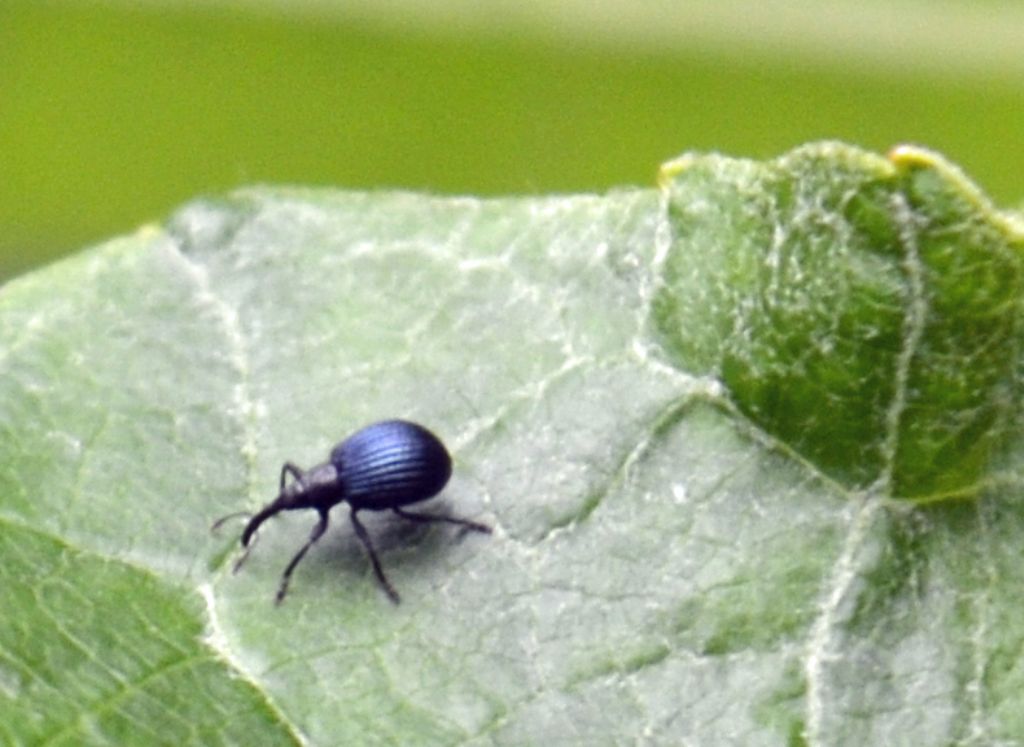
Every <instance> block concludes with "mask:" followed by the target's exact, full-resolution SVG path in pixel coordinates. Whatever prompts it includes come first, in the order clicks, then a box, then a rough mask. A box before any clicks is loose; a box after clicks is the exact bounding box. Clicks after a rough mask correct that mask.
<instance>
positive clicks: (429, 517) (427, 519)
mask: <svg viewBox="0 0 1024 747" xmlns="http://www.w3.org/2000/svg"><path fill="white" fill-rule="evenodd" d="M391 510H392V511H394V512H395V513H396V514H398V515H399V516H401V517H402V518H403V519H408V520H409V521H419V522H422V523H424V524H427V523H431V522H435V521H444V522H447V523H449V524H457V525H459V526H460V527H464V528H465V529H469V530H472V531H474V532H483V533H484V534H490V533H491V528H490V527H489V526H487V525H486V524H478V523H477V522H475V521H470V520H469V519H459V518H457V517H454V516H435V515H434V514H418V513H415V512H413V511H406V510H405V509H401V508H398V506H395V507H394V508H392V509H391Z"/></svg>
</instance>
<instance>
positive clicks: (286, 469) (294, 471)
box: [279, 462, 303, 493]
mask: <svg viewBox="0 0 1024 747" xmlns="http://www.w3.org/2000/svg"><path fill="white" fill-rule="evenodd" d="M285 475H291V476H292V477H293V478H295V480H297V481H298V483H299V484H300V485H301V484H302V478H303V473H302V470H301V469H299V468H298V467H296V466H295V465H294V464H292V463H291V462H285V463H284V464H283V465H281V489H280V491H279V492H281V493H283V492H284V476H285Z"/></svg>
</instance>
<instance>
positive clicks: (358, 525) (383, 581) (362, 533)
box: [349, 508, 401, 604]
mask: <svg viewBox="0 0 1024 747" xmlns="http://www.w3.org/2000/svg"><path fill="white" fill-rule="evenodd" d="M349 516H350V517H351V519H352V527H353V528H354V529H355V530H356V536H357V537H358V538H359V541H360V542H362V543H363V547H365V548H366V552H367V554H368V555H369V556H370V563H371V564H372V565H373V572H374V573H376V574H377V580H378V581H380V585H381V586H383V587H384V591H386V592H387V594H388V597H389V598H390V599H391V601H392V602H394V603H395V604H398V603H399V602H400V601H401V599H400V597H399V596H398V592H397V591H395V587H394V586H392V585H391V582H390V581H388V578H387V576H385V575H384V569H383V568H381V567H380V561H379V560H377V553H376V551H375V550H374V549H373V543H371V542H370V535H369V534H367V533H366V527H364V526H363V523H362V522H361V521H359V517H357V516H356V509H354V508H353V509H352V513H351V514H349Z"/></svg>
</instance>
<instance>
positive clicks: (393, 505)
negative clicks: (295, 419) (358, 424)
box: [213, 420, 491, 604]
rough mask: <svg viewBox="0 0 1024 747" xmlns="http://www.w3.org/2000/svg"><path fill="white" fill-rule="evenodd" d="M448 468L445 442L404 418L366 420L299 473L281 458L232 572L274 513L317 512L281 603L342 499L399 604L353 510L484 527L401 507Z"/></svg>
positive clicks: (438, 483)
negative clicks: (273, 492)
mask: <svg viewBox="0 0 1024 747" xmlns="http://www.w3.org/2000/svg"><path fill="white" fill-rule="evenodd" d="M289 474H290V475H291V476H292V477H293V478H294V480H293V481H292V482H291V483H290V484H288V485H285V477H286V476H287V475H289ZM451 474H452V460H451V457H450V456H448V451H447V450H446V449H445V448H444V444H442V443H441V441H440V440H439V439H438V438H437V436H435V435H434V434H433V433H431V432H430V431H428V430H427V429H426V428H424V427H423V426H421V425H417V424H416V423H410V422H408V421H405V420H383V421H381V422H379V423H374V424H372V425H368V426H366V427H365V428H362V429H361V430H358V431H356V432H355V433H353V434H352V435H351V436H349V437H348V438H346V439H345V440H344V441H342V442H341V443H340V444H338V445H337V446H335V447H334V449H332V450H331V458H330V461H328V462H325V463H324V464H318V465H317V466H315V467H313V468H311V469H309V470H306V471H305V472H303V471H302V470H301V469H299V468H298V467H296V466H295V465H294V464H292V463H291V462H285V463H284V466H283V467H281V490H280V493H279V494H278V496H277V498H276V499H274V500H273V501H271V502H270V503H268V504H267V505H266V506H264V507H263V508H262V509H260V511H259V512H258V513H257V514H256V515H255V516H253V517H252V518H251V519H250V520H249V523H248V524H246V526H245V529H244V530H243V531H242V547H244V548H245V552H244V553H243V555H242V557H241V558H239V559H238V562H237V563H235V570H236V571H237V570H238V569H239V568H241V567H242V563H244V562H245V559H246V558H247V557H248V556H249V550H251V549H252V545H250V540H251V539H252V537H253V534H254V533H255V532H256V530H257V529H259V526H260V524H262V523H263V522H264V521H266V520H267V519H269V518H270V517H271V516H273V515H274V514H276V513H278V512H279V511H295V510H298V509H303V508H312V509H314V510H316V511H317V513H319V514H320V520H319V521H318V522H317V523H316V526H315V527H313V532H312V533H311V534H310V535H309V540H308V541H307V542H306V544H305V545H303V546H302V549H300V550H299V551H298V552H297V553H295V557H293V558H292V560H291V562H290V563H289V564H288V567H287V568H285V569H284V575H283V576H282V577H281V586H280V587H279V588H278V590H277V597H276V602H277V603H278V604H280V603H281V600H282V599H284V595H285V594H286V593H287V591H288V579H289V578H291V575H292V571H294V570H295V566H297V565H298V564H299V561H300V560H302V556H303V555H305V554H306V552H307V551H308V550H309V548H310V547H312V546H313V545H314V544H315V543H316V541H317V540H319V539H320V537H322V536H323V533H324V532H325V531H326V530H327V514H328V512H329V511H330V510H331V508H332V507H334V506H335V505H337V504H339V503H347V504H348V505H349V507H350V509H351V513H350V514H349V518H350V519H351V520H352V527H353V528H354V529H355V531H356V536H357V537H359V541H360V542H362V543H363V547H365V548H366V552H367V554H369V556H370V563H372V564H373V571H374V573H376V574H377V580H378V581H380V583H381V586H383V587H384V591H386V592H387V594H388V596H389V597H390V598H391V601H392V602H394V603H395V604H397V603H398V601H399V597H398V592H397V591H395V588H394V587H393V586H392V585H391V582H389V581H388V579H387V577H386V576H385V575H384V571H383V569H382V568H381V566H380V561H379V560H377V553H376V552H375V551H374V549H373V544H372V543H371V542H370V536H369V534H367V532H366V528H365V527H364V526H363V524H362V522H360V521H359V517H358V516H357V514H358V513H359V512H360V511H362V510H363V509H365V510H367V511H387V510H389V509H390V510H391V511H394V512H395V513H396V514H398V515H399V516H401V517H402V518H403V519H409V520H411V521H419V522H433V521H444V522H448V523H449V524H458V525H459V526H462V527H465V528H466V529H471V530H473V531H475V532H486V533H490V531H491V528H490V527H489V526H486V525H484V524H478V523H477V522H475V521H469V520H467V519H457V518H454V517H451V516H433V515H430V514H418V513H412V512H410V511H406V510H404V509H403V508H402V506H405V505H407V504H410V503H418V502H420V501H425V500H427V499H428V498H433V497H434V496H435V495H437V494H438V493H440V492H441V489H442V488H443V487H444V486H445V484H446V483H447V482H448V478H449V477H451ZM241 515H244V514H237V513H236V514H229V515H227V516H225V517H223V518H221V519H219V520H218V521H217V522H216V523H215V524H214V525H213V528H214V529H216V528H217V527H219V526H220V525H221V524H222V523H224V521H226V520H227V519H230V518H233V517H235V516H241Z"/></svg>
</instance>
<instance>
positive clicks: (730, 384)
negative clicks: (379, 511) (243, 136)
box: [0, 144, 1024, 745]
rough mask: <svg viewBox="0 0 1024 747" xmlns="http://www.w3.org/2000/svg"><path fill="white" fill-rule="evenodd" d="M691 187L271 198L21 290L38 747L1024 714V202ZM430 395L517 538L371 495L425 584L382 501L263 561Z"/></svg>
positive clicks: (873, 183)
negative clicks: (245, 538)
mask: <svg viewBox="0 0 1024 747" xmlns="http://www.w3.org/2000/svg"><path fill="white" fill-rule="evenodd" d="M663 176H664V179H665V184H664V187H663V190H662V191H661V192H660V193H658V192H655V191H651V190H625V191H620V192H614V193H611V194H608V195H605V196H563V197H547V198H521V199H501V200H475V199H466V198H430V197H425V196H421V195H410V194H400V193H399V194H396V193H378V194H352V193H338V192H331V191H326V190H299V189H292V190H287V189H269V188H268V189H252V190H246V191H242V192H239V193H237V194H235V195H233V196H231V197H230V198H228V199H225V200H222V201H205V202H197V203H195V204H193V205H190V206H188V207H186V208H185V209H183V210H182V211H181V212H179V213H178V214H177V215H176V216H174V217H173V218H172V219H171V220H170V221H168V223H167V224H166V226H164V227H162V228H148V229H144V230H143V231H141V232H140V233H138V234H137V235H135V236H132V237H127V238H124V239H119V240H116V241H113V242H110V243H108V244H106V245H103V246H101V247H97V248H96V249H93V250H91V251H89V252H85V253H83V254H81V255H79V256H78V257H76V258H74V259H72V260H69V261H66V262H63V263H61V264H58V265H54V266H53V267H50V268H48V269H46V270H43V271H40V272H37V273H35V274H34V275H31V276H28V277H25V278H22V279H21V280H19V281H16V282H14V283H12V284H10V285H8V286H5V287H4V288H3V291H2V293H0V373H2V376H0V393H2V396H0V439H2V440H0V443H2V445H3V448H2V450H0V543H2V548H3V558H4V563H3V564H0V578H2V588H3V591H4V600H5V616H4V619H5V622H4V624H3V625H2V626H0V741H3V742H5V743H12V744H22V743H37V742H55V743H68V744H81V743H89V744H100V743H118V744H123V743H126V742H144V743H149V744H151V743H168V744H171V743H173V744H203V745H206V744H219V743H232V744H238V743H260V744H277V743H281V744H286V743H295V742H301V743H310V744H382V743H401V744H411V743H415V744H452V743H461V742H470V743H473V744H490V743H495V744H559V743H562V744H564V743H587V744H590V743H622V742H633V741H637V740H639V741H646V742H651V743H672V744H678V743H699V744H735V743H744V744H804V743H807V744H859V743H863V744H892V743H900V742H906V741H908V740H912V741H913V743H914V744H916V745H931V744H935V745H939V744H942V745H945V744H949V743H952V742H958V741H959V742H964V743H967V742H975V743H979V744H981V743H984V744H990V743H995V742H1000V741H1002V742H1005V743H1020V742H1024V719H1022V718H1021V717H1020V716H1019V715H1018V714H1020V713H1021V712H1024V710H1022V708H1021V705H1022V703H1021V695H1020V693H1021V692H1024V690H1022V685H1024V681H1022V680H1024V675H1022V672H1021V670H1020V668H1019V667H1018V666H1017V656H1016V652H1017V651H1018V650H1019V648H1020V646H1021V645H1022V644H1024V635H1022V633H1024V630H1022V627H1021V625H1020V624H1019V622H1017V618H1018V617H1019V615H1017V614H1015V612H1016V610H1015V604H1016V599H1017V593H1016V590H1017V589H1019V588H1020V585H1021V583H1022V582H1024V578H1022V576H1024V572H1022V570H1021V569H1020V564H1019V562H1018V552H1017V549H1016V548H1017V545H1018V542H1019V538H1020V537H1021V536H1022V532H1024V526H1022V525H1024V513H1022V511H1021V501H1020V494H1021V493H1020V486H1021V484H1022V483H1021V475H1020V467H1019V464H1020V457H1019V456H1018V454H1019V452H1020V444H1021V439H1020V422H1021V419H1020V415H1019V414H1018V410H1019V408H1018V402H1019V401H1020V398H1019V396H1018V390H1019V379H1020V376H1019V374H1018V370H1019V363H1018V358H1019V355H1018V354H1017V346H1018V338H1019V334H1020V333H1019V327H1018V324H1019V323H1018V319H1019V318H1020V316H1021V314H1020V309H1019V306H1018V303H1019V301H1018V299H1019V298H1020V293H1019V284H1020V279H1021V269H1020V261H1021V260H1020V257H1021V249H1022V245H1024V230H1022V228H1021V226H1020V224H1019V222H1015V221H1018V219H1017V218H1014V217H1012V216H1011V215H1009V214H1003V213H1000V212H998V211H996V210H995V209H994V208H992V207H991V206H990V205H989V204H988V203H987V202H986V200H985V199H984V198H983V197H982V196H981V195H980V194H979V193H978V191H977V190H976V188H975V187H973V186H972V185H970V184H969V183H968V182H967V181H966V180H965V179H964V178H963V177H962V175H960V174H959V172H957V171H956V170H955V168H954V167H952V166H950V165H949V164H947V163H945V162H944V161H942V160H941V159H940V158H939V157H937V156H934V155H931V154H928V153H925V152H923V151H918V150H910V149H902V150H898V151H896V152H894V154H893V155H892V156H891V157H890V158H889V159H883V158H879V157H877V156H874V155H871V154H868V153H864V152H861V151H857V150H855V149H852V148H849V147H846V146H841V145H835V144H824V145H816V146H807V147H804V148H801V149H799V150H796V151H794V152H792V153H790V154H788V155H786V156H784V157H782V158H780V159H778V160H776V161H772V162H767V163H756V162H749V161H739V160H733V159H727V158H723V157H718V156H698V155H690V156H687V157H685V158H684V159H682V160H680V161H677V162H675V163H673V164H670V165H669V166H668V167H666V169H665V171H664V173H663ZM393 416H400V417H407V418H411V419H414V420H417V421H420V422H423V423H425V424H427V425H429V426H430V427H431V428H432V429H434V430H435V431H437V432H438V433H439V434H441V435H442V437H443V438H444V439H445V440H446V442H447V443H448V444H449V446H450V447H451V449H452V451H453V453H454V457H455V461H456V472H455V475H454V477H453V479H452V482H451V483H450V484H449V487H448V488H447V489H446V491H445V492H444V493H443V494H442V497H441V498H439V499H437V500H435V501H432V502H431V504H428V507H429V508H430V509H431V510H434V511H451V512H452V513H455V514H458V515H461V516H467V517H472V518H476V519H480V520H482V521H487V522H489V523H491V524H493V525H494V527H495V534H494V535H493V536H490V537H487V536H480V535H473V534H470V535H466V536H464V537H460V536H459V535H458V533H457V532H455V531H450V530H449V529H446V528H443V527H437V526H431V527H420V526H411V527H410V526H404V525H403V524H402V523H401V522H399V521H398V520H397V519H395V517H392V516H376V517H372V518H371V519H370V520H369V522H368V523H369V525H370V526H369V528H370V532H371V533H372V534H373V535H374V538H375V540H376V542H377V544H378V546H379V551H380V554H381V557H382V561H383V564H384V566H385V567H386V568H387V570H388V574H389V576H390V578H391V580H392V582H393V583H394V584H395V586H396V587H397V588H398V589H399V590H400V592H401V593H402V595H403V603H402V604H401V605H400V606H397V607H395V606H393V605H391V604H390V603H389V602H388V600H387V598H386V597H385V596H384V595H383V594H382V593H381V591H380V589H379V587H377V586H376V585H375V583H374V580H373V576H372V572H371V571H370V569H369V566H368V563H367V560H366V558H365V557H364V556H363V554H362V551H361V548H360V547H359V544H358V542H357V541H356V539H355V537H354V536H353V533H352V530H351V527H350V526H349V525H348V522H347V521H346V512H345V511H344V509H343V508H338V509H336V510H335V512H334V513H333V526H332V529H331V530H330V531H329V532H328V534H327V535H326V536H325V538H324V539H323V540H322V541H321V543H320V544H319V545H318V546H317V547H316V548H315V549H314V550H313V551H312V552H311V553H310V554H309V556H307V559H306V560H304V561H303V563H302V565H300V566H299V568H298V570H297V572H296V574H295V576H294V578H293V582H292V590H291V593H290V595H289V597H288V599H287V600H286V602H285V604H283V605H282V606H280V607H275V606H274V605H273V603H272V600H273V594H274V590H275V589H276V585H277V582H278V579H279V577H280V573H281V571H282V569H283V566H284V564H285V563H286V562H287V560H288V558H290V557H291V555H292V553H294V551H295V550H296V549H297V548H298V547H299V546H300V545H301V544H302V542H303V541H304V539H305V537H306V536H307V534H308V532H309V530H310V529H311V527H312V525H313V517H312V516H307V515H304V514H302V513H294V514H287V515H280V516H278V517H275V519H274V520H273V521H272V522H269V523H268V524H266V525H265V526H264V528H263V529H261V539H260V542H259V543H258V545H257V547H256V548H255V550H254V551H253V553H252V555H251V557H250V559H249V561H248V563H247V565H246V566H245V567H244V569H243V570H242V571H241V572H240V573H238V574H237V575H232V574H231V572H230V568H231V565H232V563H233V561H234V559H235V557H236V553H237V549H238V548H237V534H235V533H234V532H233V531H226V529H227V528H225V531H222V532H221V533H219V534H211V533H210V531H209V526H210V523H211V522H212V521H213V520H214V519H216V518H217V517H219V516H221V515H223V514H226V513H229V512H231V511H236V510H241V509H249V510H252V509H255V508H258V507H259V506H260V505H261V504H263V503H265V502H266V501H267V500H269V498H271V497H272V496H273V494H274V493H275V492H276V491H275V489H276V481H277V477H278V470H279V468H280V464H281V463H282V462H283V461H285V460H292V461H295V462H297V463H299V464H301V465H304V466H306V465H311V464H314V463H316V462H318V461H322V460H323V459H324V458H325V456H326V454H327V451H328V450H329V448H330V447H331V446H332V445H333V443H334V442H335V441H337V440H338V439H340V438H342V437H344V436H345V435H346V434H348V433H350V432H351V431H353V430H355V429H356V428H357V427H359V426H361V425H363V424H365V423H367V422H371V421H373V420H377V419H381V418H384V417H393ZM954 496H955V497H958V498H960V500H949V499H950V498H951V497H954ZM964 499H966V500H964ZM924 504H927V505H924Z"/></svg>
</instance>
